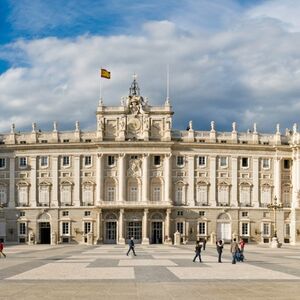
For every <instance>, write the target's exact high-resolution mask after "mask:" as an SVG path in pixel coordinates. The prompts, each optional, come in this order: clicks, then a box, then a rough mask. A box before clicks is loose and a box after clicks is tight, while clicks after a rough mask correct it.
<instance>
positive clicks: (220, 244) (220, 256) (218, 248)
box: [216, 240, 224, 263]
mask: <svg viewBox="0 0 300 300" xmlns="http://www.w3.org/2000/svg"><path fill="white" fill-rule="evenodd" d="M216 245H217V252H218V262H219V263H221V262H222V252H223V247H224V243H223V241H222V240H219V241H217V242H216Z"/></svg>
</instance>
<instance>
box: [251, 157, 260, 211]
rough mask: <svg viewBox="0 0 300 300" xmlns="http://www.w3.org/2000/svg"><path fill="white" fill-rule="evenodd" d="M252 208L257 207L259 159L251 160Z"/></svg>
mask: <svg viewBox="0 0 300 300" xmlns="http://www.w3.org/2000/svg"><path fill="white" fill-rule="evenodd" d="M252 203H253V206H254V207H259V158H258V157H254V158H253V198H252Z"/></svg>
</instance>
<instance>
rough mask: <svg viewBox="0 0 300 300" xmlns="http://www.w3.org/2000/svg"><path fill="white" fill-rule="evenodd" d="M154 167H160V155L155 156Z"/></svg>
mask: <svg viewBox="0 0 300 300" xmlns="http://www.w3.org/2000/svg"><path fill="white" fill-rule="evenodd" d="M154 165H155V166H160V156H159V155H155V156H154Z"/></svg>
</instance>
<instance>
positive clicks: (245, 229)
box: [242, 223, 249, 235]
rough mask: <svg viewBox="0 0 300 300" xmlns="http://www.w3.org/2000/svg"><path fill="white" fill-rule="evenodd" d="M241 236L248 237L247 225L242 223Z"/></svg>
mask: <svg viewBox="0 0 300 300" xmlns="http://www.w3.org/2000/svg"><path fill="white" fill-rule="evenodd" d="M242 235H249V223H242Z"/></svg>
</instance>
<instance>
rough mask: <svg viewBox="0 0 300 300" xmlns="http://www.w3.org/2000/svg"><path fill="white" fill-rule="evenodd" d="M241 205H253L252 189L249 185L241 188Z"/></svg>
mask: <svg viewBox="0 0 300 300" xmlns="http://www.w3.org/2000/svg"><path fill="white" fill-rule="evenodd" d="M240 204H241V206H250V205H251V189H250V186H249V185H246V184H242V185H241V186H240Z"/></svg>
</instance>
